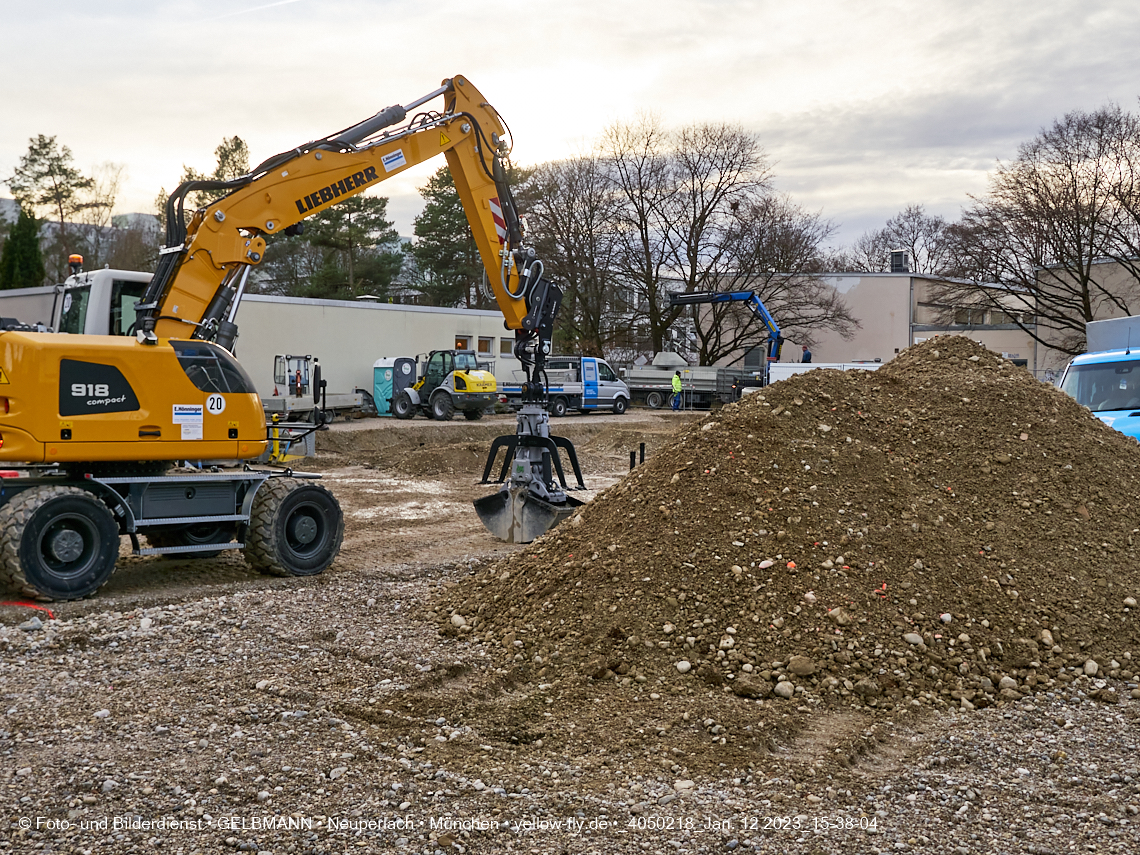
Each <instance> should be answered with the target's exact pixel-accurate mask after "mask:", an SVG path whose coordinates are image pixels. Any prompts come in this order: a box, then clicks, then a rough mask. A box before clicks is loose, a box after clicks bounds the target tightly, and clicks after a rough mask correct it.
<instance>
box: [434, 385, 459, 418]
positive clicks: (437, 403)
mask: <svg viewBox="0 0 1140 855" xmlns="http://www.w3.org/2000/svg"><path fill="white" fill-rule="evenodd" d="M454 415H455V404H453V403H452V401H451V396H450V395H449V394H447V393H446V392H436V393H435V397H433V398H432V399H431V417H432V418H433V419H435V420H436V421H437V422H449V421H451V417H452V416H454Z"/></svg>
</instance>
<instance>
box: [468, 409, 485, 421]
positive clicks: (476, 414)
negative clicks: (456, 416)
mask: <svg viewBox="0 0 1140 855" xmlns="http://www.w3.org/2000/svg"><path fill="white" fill-rule="evenodd" d="M463 418H465V419H467V421H469V422H477V421H479V419H481V418H483V411H482V410H464V411H463Z"/></svg>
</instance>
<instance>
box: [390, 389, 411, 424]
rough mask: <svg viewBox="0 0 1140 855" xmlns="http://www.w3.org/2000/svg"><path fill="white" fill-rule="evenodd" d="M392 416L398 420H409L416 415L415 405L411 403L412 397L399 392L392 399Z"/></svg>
mask: <svg viewBox="0 0 1140 855" xmlns="http://www.w3.org/2000/svg"><path fill="white" fill-rule="evenodd" d="M392 415H394V416H395V417H396V418H398V419H410V418H413V417H415V415H416V405H415V404H413V403H412V396H411V395H409V394H408V393H407V392H400V394H398V395H397V396H396V397H395V398H393V399H392Z"/></svg>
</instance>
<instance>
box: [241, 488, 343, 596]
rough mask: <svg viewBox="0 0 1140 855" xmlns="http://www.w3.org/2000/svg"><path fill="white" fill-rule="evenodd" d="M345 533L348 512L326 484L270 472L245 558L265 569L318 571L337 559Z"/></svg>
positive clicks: (260, 492) (292, 573)
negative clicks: (343, 512) (345, 511)
mask: <svg viewBox="0 0 1140 855" xmlns="http://www.w3.org/2000/svg"><path fill="white" fill-rule="evenodd" d="M343 538H344V514H342V513H341V510H340V504H339V503H338V502H337V500H336V497H335V496H333V494H332V493H330V492H329V491H328V489H327V488H325V487H322V486H321V485H320V484H314V483H312V482H310V481H301V480H299V479H297V478H270V479H269V480H268V481H266V482H265V483H264V484H262V485H261V489H259V490H258V491H257V495H256V496H254V499H253V509H252V510H251V511H250V516H249V534H248V536H247V537H246V540H245V550H244V552H245V558H246V561H248V562H249V563H250V564H251V565H253V567H254V568H256V569H257V570H258V571H260V572H262V573H269V574H272V575H274V576H315V575H317V574H318V573H320V572H321V571H323V570H324V569H325V568H326V567H328V566H329V565H330V564H332V562H333V559H334V558H336V556H337V553H338V552H339V551H340V542H341V540H342V539H343Z"/></svg>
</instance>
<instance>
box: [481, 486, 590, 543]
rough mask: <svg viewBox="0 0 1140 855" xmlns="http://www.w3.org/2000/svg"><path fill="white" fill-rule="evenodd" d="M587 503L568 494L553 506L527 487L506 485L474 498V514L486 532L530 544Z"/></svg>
mask: <svg viewBox="0 0 1140 855" xmlns="http://www.w3.org/2000/svg"><path fill="white" fill-rule="evenodd" d="M583 504H584V502H580V501H578V500H577V499H574V498H571V497H570V496H567V497H566V503H565V504H560V505H554V504H551V503H550V502H547V501H545V500H543V499H540V498H539V497H538V496H536V495H534V494H533V493H531V492H530V491H529V490H528V489H527V488H526V487H504V488H503V489H502V490H500V491H499V492H497V493H494V494H492V495H490V496H485V497H483V498H482V499H476V500H475V513H477V514H478V515H479V519H480V520H482V522H483V525H484V526H485V527H486V528H487V531H489V532H491V534H493V535H495V537H497V538H499V539H500V540H505V541H506V542H507V543H530V542H531V541H532V540H536V539H537V538H539V537H541V536H542V535H543V534H545V533H546V532H547V531H548V530H549V529H551V528H554V526H556V525H558V523H560V522H562V520H564V519H566V517H568V516H570V515H571V514H573V513H574V511H575V510H577V509H578V508H579V507H581V506H582V505H583Z"/></svg>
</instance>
